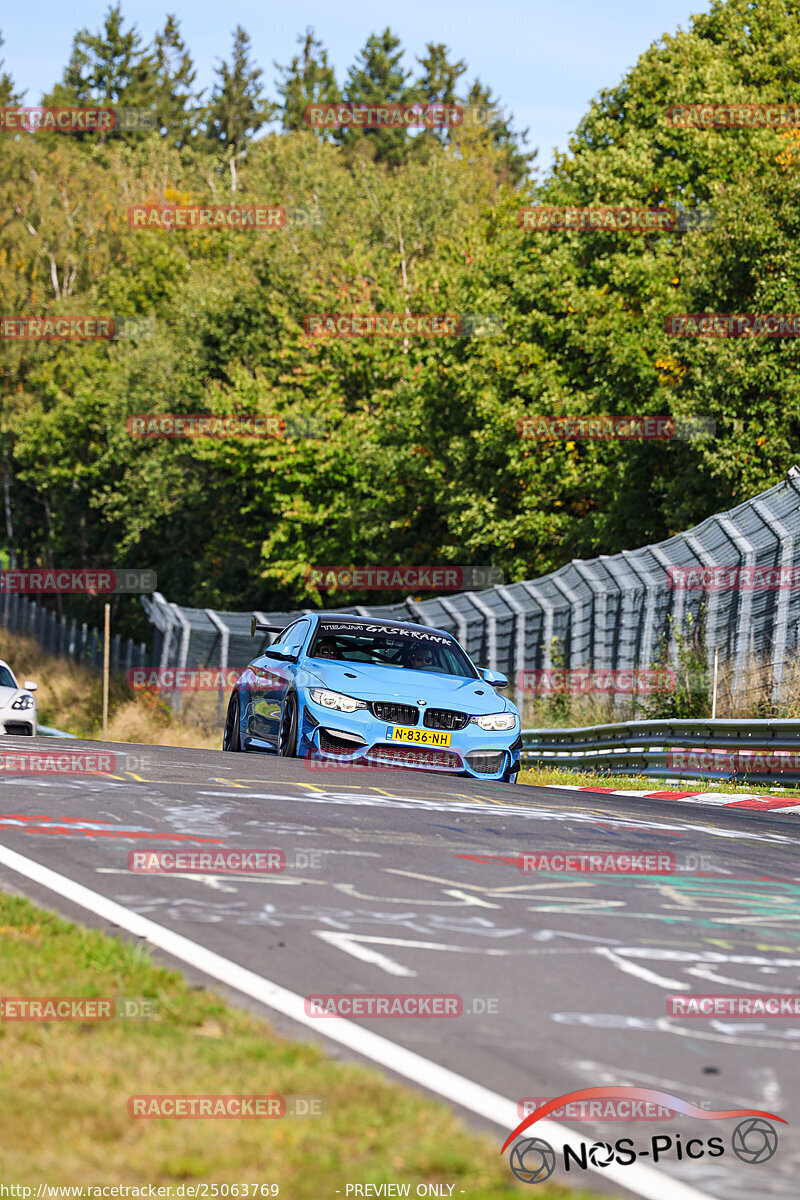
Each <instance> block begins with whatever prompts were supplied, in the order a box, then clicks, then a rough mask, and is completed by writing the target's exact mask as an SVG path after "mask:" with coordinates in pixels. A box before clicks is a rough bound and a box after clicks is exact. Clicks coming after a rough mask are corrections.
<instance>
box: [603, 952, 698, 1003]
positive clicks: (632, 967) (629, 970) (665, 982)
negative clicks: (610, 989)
mask: <svg viewBox="0 0 800 1200" xmlns="http://www.w3.org/2000/svg"><path fill="white" fill-rule="evenodd" d="M595 953H597V954H600V955H602V957H603V958H607V959H608V961H609V962H611V963H613V964H614V966H615V967H617V968H618V970H620V971H622V972H623V973H624V974H625V975H633V976H635V977H636V978H637V979H641V980H643V981H644V982H645V983H654V984H656V986H658V987H664V988H672V989H673V991H680V992H688V991H689V988H690V986H691V984H688V983H684V982H683V981H682V980H680V979H665V978H664V976H663V975H657V974H656V973H655V971H651V970H650V969H649V968H648V967H640V966H639V964H638V963H632V962H629V961H628V959H626V958H620V957H619V955H617V954H615V953H614V951H613V950H611V949H609V947H608V946H598V947H597V950H596V952H595Z"/></svg>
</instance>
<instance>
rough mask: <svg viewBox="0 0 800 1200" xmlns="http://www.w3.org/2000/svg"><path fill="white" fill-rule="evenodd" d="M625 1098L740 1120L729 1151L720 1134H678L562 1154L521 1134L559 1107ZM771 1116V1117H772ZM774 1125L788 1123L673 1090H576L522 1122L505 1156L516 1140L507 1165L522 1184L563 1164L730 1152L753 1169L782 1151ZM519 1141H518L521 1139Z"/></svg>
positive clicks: (550, 1126)
mask: <svg viewBox="0 0 800 1200" xmlns="http://www.w3.org/2000/svg"><path fill="white" fill-rule="evenodd" d="M616 1098H619V1099H627V1100H640V1101H641V1100H643V1101H647V1102H650V1101H652V1102H655V1103H657V1104H660V1105H662V1106H663V1107H665V1108H669V1109H671V1110H672V1112H675V1113H682V1114H683V1115H684V1116H687V1117H696V1118H698V1119H699V1120H702V1121H720V1120H725V1119H726V1118H730V1117H741V1118H743V1120H740V1121H739V1123H738V1125H736V1127H735V1128H734V1130H733V1133H732V1135H731V1138H730V1147H726V1144H725V1139H724V1138H723V1137H721V1136H716V1137H709V1138H701V1137H693V1138H689V1139H688V1140H686V1141H683V1140H682V1139H681V1135H680V1133H672V1134H654V1135H653V1136H652V1137H651V1138H650V1139H649V1140H648V1141H647V1142H646V1143H645V1144H644V1145H643V1146H642V1148H641V1149H640V1148H638V1147H637V1146H636V1143H635V1142H634V1140H633V1138H617V1140H616V1141H615V1142H613V1143H612V1142H593V1143H589V1142H584V1141H579V1140H577V1139H573V1140H572V1141H571V1142H564V1143H563V1144H562V1146H561V1150H560V1151H558V1150H556V1148H555V1147H554V1146H553V1145H552V1144H551V1143H550V1142H549V1141H546V1140H545V1138H543V1137H525V1138H523V1137H522V1136H521V1135H522V1134H524V1133H525V1132H526V1130H528V1129H530V1127H531V1125H533V1124H534V1123H535V1122H537V1121H540V1120H542V1118H543V1117H547V1115H548V1114H549V1113H551V1112H553V1111H554V1110H555V1109H558V1108H561V1107H562V1106H563V1105H565V1104H571V1103H573V1102H576V1101H581V1100H599V1099H616ZM768 1118H769V1119H768ZM771 1121H779V1122H780V1123H781V1124H782V1125H785V1124H786V1121H785V1120H784V1118H783V1117H779V1116H777V1115H776V1114H775V1113H770V1112H762V1111H761V1110H760V1109H755V1108H731V1109H718V1110H713V1109H707V1108H699V1107H698V1106H697V1105H696V1104H690V1103H689V1102H688V1100H681V1099H680V1097H679V1096H673V1095H671V1094H670V1093H669V1092H659V1091H654V1090H653V1089H652V1088H637V1087H602V1088H582V1089H581V1090H580V1091H577V1092H567V1094H566V1095H564V1096H557V1097H556V1098H555V1099H554V1100H549V1101H548V1102H547V1104H543V1105H542V1106H541V1107H540V1108H537V1109H536V1111H535V1112H532V1113H531V1114H530V1116H527V1117H526V1118H525V1119H524V1121H521V1122H520V1124H519V1125H518V1126H517V1128H516V1129H515V1130H514V1131H513V1133H511V1134H509V1136H508V1137H507V1138H506V1140H505V1143H504V1144H503V1148H502V1150H501V1151H500V1153H501V1154H503V1153H505V1151H506V1150H507V1149H508V1147H509V1146H510V1145H511V1143H512V1142H514V1145H513V1147H512V1150H511V1154H510V1156H509V1166H510V1168H511V1171H512V1174H513V1175H515V1176H516V1178H517V1179H519V1180H520V1181H521V1182H522V1183H544V1181H545V1180H546V1179H549V1178H550V1176H551V1175H552V1174H553V1172H554V1171H555V1169H556V1167H557V1166H558V1165H559V1160H560V1162H561V1165H562V1167H563V1169H564V1171H567V1172H568V1171H570V1170H581V1171H587V1170H595V1169H597V1168H603V1167H610V1166H611V1165H612V1164H614V1165H616V1166H619V1167H629V1166H631V1165H632V1164H633V1163H635V1162H637V1161H638V1160H639V1159H645V1160H646V1161H647V1160H649V1161H650V1162H652V1163H658V1162H659V1160H660V1159H662V1158H666V1157H667V1156H669V1157H670V1158H673V1157H674V1158H678V1159H682V1158H689V1159H700V1158H705V1157H708V1158H719V1157H720V1156H721V1155H723V1154H726V1153H728V1150H730V1151H732V1152H733V1154H734V1155H735V1156H736V1158H738V1159H739V1160H740V1161H741V1162H743V1163H748V1164H749V1165H753V1164H760V1163H765V1162H768V1161H769V1160H770V1159H771V1158H772V1156H773V1155H774V1154H775V1151H776V1150H777V1149H778V1133H777V1130H776V1129H775V1127H774V1125H772V1124H771ZM537 1132H541V1133H548V1134H552V1133H560V1127H559V1126H558V1125H555V1124H554V1123H553V1122H551V1121H545V1122H544V1125H543V1126H540V1127H539V1130H538V1131H537ZM515 1139H519V1140H518V1141H517V1140H515Z"/></svg>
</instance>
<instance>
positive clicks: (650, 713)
mask: <svg viewBox="0 0 800 1200" xmlns="http://www.w3.org/2000/svg"><path fill="white" fill-rule="evenodd" d="M669 629H670V633H669V637H664V638H662V642H661V646H660V647H659V653H658V654H657V656H656V661H655V662H654V663H653V664H652V666H653V667H654V668H656V669H663V668H670V669H671V670H672V672H673V673H674V679H675V686H674V688H673V689H672V690H671V691H668V692H654V693H653V694H651V695H648V696H646V697H645V699H644V700H643V701H642V702H641V705H640V712H639V720H644V721H657V720H662V719H663V720H668V719H670V718H674V719H675V720H676V721H689V720H692V719H693V718H702V717H710V716H711V694H710V689H709V675H708V663H707V657H706V648H705V637H704V632H705V609H704V607H702V606H701V608H700V611H699V612H698V615H697V616H696V617H695V616H694V615H693V614H692V613H691V612H688V613H687V614H686V621H685V628H679V627H678V625H677V623H676V622H675V620H674V618H673V617H670V618H669ZM670 638H671V639H672V642H673V644H674V647H675V649H674V657H673V656H671V655H670V652H669V640H670Z"/></svg>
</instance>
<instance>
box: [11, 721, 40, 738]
mask: <svg viewBox="0 0 800 1200" xmlns="http://www.w3.org/2000/svg"><path fill="white" fill-rule="evenodd" d="M5 728H6V733H8V734H10V735H13V736H14V737H33V726H32V725H30V724H29V723H28V722H27V721H6V723H5Z"/></svg>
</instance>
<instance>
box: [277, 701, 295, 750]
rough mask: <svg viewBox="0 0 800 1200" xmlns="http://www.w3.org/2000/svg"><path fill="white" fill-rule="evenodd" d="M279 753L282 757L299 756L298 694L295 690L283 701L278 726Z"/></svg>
mask: <svg viewBox="0 0 800 1200" xmlns="http://www.w3.org/2000/svg"><path fill="white" fill-rule="evenodd" d="M278 754H279V755H280V757H281V758H297V696H296V695H295V694H294V692H290V693H289V695H288V696H287V697H286V699H285V700H284V702H283V712H282V713H281V723H280V725H279V726H278Z"/></svg>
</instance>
